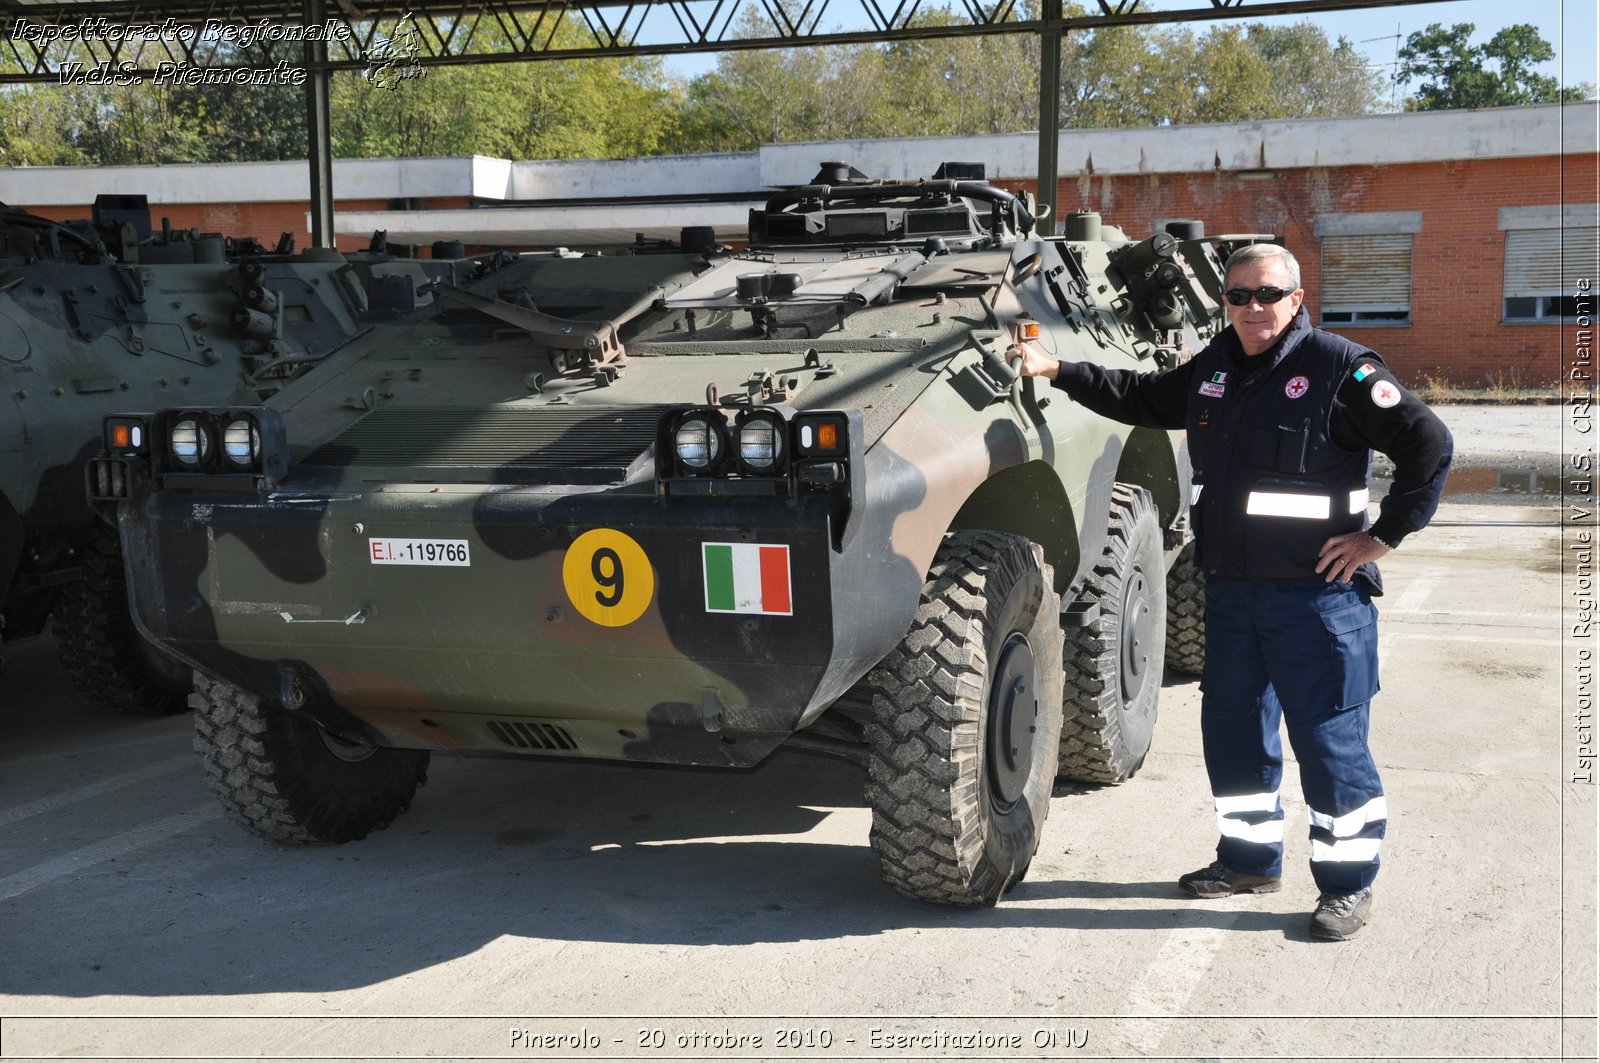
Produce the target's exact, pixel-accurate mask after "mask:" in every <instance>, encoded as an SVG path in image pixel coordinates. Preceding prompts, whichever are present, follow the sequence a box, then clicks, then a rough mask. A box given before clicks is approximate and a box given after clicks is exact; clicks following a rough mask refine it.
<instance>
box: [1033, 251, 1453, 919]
mask: <svg viewBox="0 0 1600 1063" xmlns="http://www.w3.org/2000/svg"><path fill="white" fill-rule="evenodd" d="M1304 298H1305V292H1304V291H1303V290H1302V289H1301V287H1300V265H1299V263H1298V262H1296V261H1295V258H1294V256H1293V255H1291V254H1290V253H1289V252H1288V251H1287V250H1285V249H1284V248H1282V247H1280V246H1278V245H1276V244H1252V245H1250V246H1248V247H1245V248H1242V249H1241V250H1239V251H1237V252H1235V253H1234V254H1233V255H1232V256H1231V257H1230V258H1229V259H1228V266H1227V302H1228V305H1227V311H1228V318H1229V320H1230V322H1231V323H1232V327H1231V328H1228V329H1226V330H1224V331H1223V332H1222V333H1221V334H1220V335H1219V336H1218V337H1217V338H1216V339H1215V340H1213V341H1212V342H1211V343H1210V344H1208V345H1207V346H1206V348H1205V349H1204V350H1202V351H1201V352H1200V353H1199V354H1197V355H1196V356H1195V357H1194V358H1192V359H1191V360H1189V361H1187V362H1185V363H1183V364H1182V365H1179V366H1176V367H1175V368H1172V369H1169V370H1167V371H1165V372H1159V373H1136V372H1132V371H1129V370H1107V369H1104V368H1102V367H1100V366H1098V365H1094V364H1091V363H1088V362H1058V361H1056V360H1055V359H1053V358H1051V357H1049V356H1047V355H1045V354H1044V353H1043V352H1041V351H1040V350H1039V349H1037V348H1036V347H1035V346H1033V345H1032V344H1031V343H1024V344H1021V345H1017V346H1014V347H1012V348H1011V349H1010V350H1009V351H1008V352H1007V357H1008V358H1013V357H1015V358H1017V359H1018V368H1019V369H1020V370H1021V371H1022V373H1023V374H1025V375H1027V376H1044V377H1049V378H1051V379H1052V380H1053V381H1054V384H1055V386H1056V387H1058V388H1061V389H1062V390H1064V391H1066V392H1067V394H1068V395H1070V396H1071V397H1072V398H1073V399H1075V400H1076V401H1078V402H1080V403H1082V404H1083V405H1084V406H1086V407H1088V408H1089V409H1091V410H1093V411H1094V412H1096V413H1098V414H1100V415H1102V416H1104V417H1109V418H1111V419H1113V420H1117V421H1122V422H1124V423H1126V424H1134V425H1144V426H1148V427H1152V428H1164V429H1177V428H1183V429H1187V431H1188V439H1189V458H1190V461H1191V463H1192V465H1193V467H1194V478H1193V488H1192V490H1193V499H1192V506H1191V509H1192V515H1193V519H1194V528H1195V535H1196V538H1197V540H1198V542H1197V549H1198V550H1199V562H1200V567H1201V571H1203V572H1204V573H1205V577H1206V606H1205V621H1206V662H1205V673H1204V679H1203V682H1202V683H1201V690H1202V692H1203V693H1202V699H1201V709H1200V723H1201V734H1202V738H1203V744H1204V748H1205V760H1206V772H1207V774H1208V775H1209V776H1210V779H1211V792H1212V795H1213V796H1214V798H1215V799H1216V808H1217V824H1218V827H1219V829H1220V831H1221V840H1220V841H1219V842H1218V843H1217V859H1216V861H1215V862H1214V863H1212V864H1211V865H1210V866H1208V867H1204V868H1201V869H1200V870H1198V871H1191V872H1190V873H1188V874H1186V875H1183V876H1182V877H1180V878H1179V879H1178V886H1179V887H1180V888H1181V889H1182V890H1183V891H1184V892H1186V893H1188V894H1189V895H1191V896H1194V897H1201V898H1206V897H1227V896H1230V895H1232V894H1235V893H1272V892H1274V891H1276V890H1278V889H1280V888H1281V874H1282V869H1283V807H1282V805H1281V804H1279V801H1278V788H1279V783H1280V780H1281V779H1282V776H1283V756H1282V752H1283V751H1282V745H1281V743H1280V741H1279V738H1278V727H1279V722H1280V720H1282V721H1284V722H1286V723H1287V726H1288V730H1289V741H1290V743H1291V745H1292V746H1293V748H1294V751H1295V755H1296V757H1297V758H1298V760H1299V762H1300V780H1301V786H1302V788H1303V790H1304V793H1305V800H1306V804H1307V806H1308V807H1309V811H1310V816H1311V874H1312V878H1313V879H1315V881H1316V884H1317V888H1318V889H1319V890H1320V891H1321V896H1320V897H1319V898H1318V900H1317V906H1316V910H1315V911H1314V912H1313V913H1312V916H1311V934H1312V936H1313V937H1317V938H1324V939H1330V940H1335V941H1342V940H1344V939H1346V938H1349V937H1352V936H1353V935H1355V934H1356V932H1357V931H1359V930H1360V929H1361V927H1362V926H1363V925H1365V923H1366V921H1367V917H1368V915H1369V913H1370V912H1371V910H1372V882H1373V879H1374V878H1375V877H1376V876H1377V874H1378V844H1379V841H1380V840H1381V839H1382V838H1383V834H1384V827H1385V824H1386V823H1387V821H1388V810H1387V807H1386V805H1385V803H1384V797H1383V786H1382V783H1380V782H1379V780H1378V771H1377V767H1376V765H1375V764H1374V763H1373V760H1372V754H1371V752H1370V751H1369V750H1368V748H1367V722H1368V708H1369V704H1370V702H1371V699H1372V695H1373V694H1375V693H1377V691H1378V635H1377V627H1376V624H1377V614H1378V611H1377V609H1376V607H1374V606H1373V604H1372V597H1373V596H1375V595H1380V594H1382V593H1383V590H1382V583H1381V581H1380V578H1379V576H1378V568H1377V566H1376V565H1375V564H1374V563H1373V562H1375V561H1376V560H1377V559H1378V558H1380V557H1382V556H1383V555H1385V554H1387V553H1388V552H1389V551H1390V550H1393V549H1395V548H1396V547H1398V546H1399V545H1400V541H1401V540H1402V539H1404V538H1405V537H1406V536H1407V535H1410V534H1411V533H1412V532H1415V531H1418V530H1420V529H1421V528H1422V527H1424V526H1425V525H1426V524H1427V523H1428V521H1429V519H1430V518H1431V517H1432V516H1433V512H1434V509H1435V508H1436V507H1437V506H1438V503H1439V495H1440V493H1441V492H1442V491H1443V489H1444V481H1445V476H1446V475H1447V473H1448V471H1449V468H1450V456H1451V452H1452V441H1451V438H1450V432H1449V430H1448V429H1447V428H1446V427H1445V426H1444V423H1443V422H1441V421H1440V420H1439V418H1438V417H1437V416H1435V415H1434V413H1433V411H1432V410H1430V409H1428V407H1427V406H1426V405H1424V404H1423V403H1422V401H1421V400H1420V399H1418V398H1417V397H1416V396H1414V395H1412V394H1411V393H1410V392H1409V391H1407V390H1406V389H1405V388H1403V387H1401V386H1400V385H1399V383H1397V382H1396V381H1395V379H1394V377H1393V376H1392V375H1390V373H1389V371H1388V370H1387V369H1386V368H1385V367H1384V364H1383V360H1382V359H1380V358H1379V357H1378V356H1377V355H1376V354H1374V353H1373V352H1372V351H1370V350H1368V349H1366V348H1365V347H1360V346H1357V345H1356V344H1354V343H1351V342H1350V341H1349V340H1346V339H1343V338H1342V337H1339V336H1335V335H1332V334H1331V333H1327V332H1323V331H1321V330H1320V329H1316V328H1313V327H1312V326H1311V322H1310V319H1309V316H1308V315H1307V314H1306V312H1305V311H1304V310H1303V309H1301V306H1300V304H1301V302H1302V300H1303V299H1304ZM1374 450H1376V451H1379V452H1380V453H1383V454H1385V455H1387V456H1388V457H1389V458H1390V459H1391V460H1392V461H1393V462H1394V465H1395V472H1394V482H1393V486H1392V487H1391V488H1390V490H1389V492H1388V494H1387V495H1386V496H1385V497H1384V499H1383V502H1382V504H1381V507H1380V515H1379V517H1378V519H1377V520H1376V521H1375V522H1374V523H1373V525H1372V527H1371V528H1370V529H1368V528H1367V478H1368V471H1369V467H1370V465H1371V457H1372V451H1374Z"/></svg>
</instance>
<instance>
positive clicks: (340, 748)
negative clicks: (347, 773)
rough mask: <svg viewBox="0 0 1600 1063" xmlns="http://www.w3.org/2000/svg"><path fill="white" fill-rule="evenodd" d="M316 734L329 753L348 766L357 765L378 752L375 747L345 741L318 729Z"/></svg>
mask: <svg viewBox="0 0 1600 1063" xmlns="http://www.w3.org/2000/svg"><path fill="white" fill-rule="evenodd" d="M317 734H319V735H321V736H322V744H323V745H324V746H326V747H328V752H329V753H332V754H333V755H334V756H336V757H338V758H339V759H340V760H342V761H345V762H346V763H348V764H359V763H361V762H362V761H363V760H366V759H367V758H368V757H370V756H372V754H374V753H376V752H377V751H378V750H377V747H375V746H367V745H362V744H361V743H360V742H350V741H347V740H346V739H343V738H340V737H339V736H338V735H335V734H329V733H328V732H327V731H324V730H323V729H322V728H320V727H318V728H317Z"/></svg>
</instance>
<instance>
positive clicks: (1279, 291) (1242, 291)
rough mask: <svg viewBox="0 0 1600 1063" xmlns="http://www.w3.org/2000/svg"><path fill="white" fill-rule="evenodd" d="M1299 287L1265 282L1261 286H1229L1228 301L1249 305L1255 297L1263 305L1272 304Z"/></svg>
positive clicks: (1235, 304) (1239, 304) (1236, 304)
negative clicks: (1278, 286)
mask: <svg viewBox="0 0 1600 1063" xmlns="http://www.w3.org/2000/svg"><path fill="white" fill-rule="evenodd" d="M1297 290H1298V289H1295V288H1274V287H1273V286H1272V285H1270V284H1263V285H1262V286H1261V287H1259V288H1229V289H1228V290H1227V292H1226V293H1224V294H1226V295H1227V297H1228V302H1230V303H1232V304H1233V305H1234V306H1249V305H1250V300H1252V299H1254V300H1255V301H1256V302H1258V303H1260V304H1261V305H1262V306H1271V305H1272V304H1273V303H1275V302H1277V301H1278V300H1279V299H1282V298H1283V297H1284V296H1286V295H1293V294H1294V293H1295V292H1296V291H1297Z"/></svg>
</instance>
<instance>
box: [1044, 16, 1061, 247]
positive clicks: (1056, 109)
mask: <svg viewBox="0 0 1600 1063" xmlns="http://www.w3.org/2000/svg"><path fill="white" fill-rule="evenodd" d="M1040 14H1041V15H1042V19H1041V21H1042V22H1043V28H1042V29H1041V30H1040V31H1039V207H1040V210H1039V235H1041V236H1054V235H1055V234H1056V215H1057V214H1058V213H1059V212H1060V207H1061V204H1060V203H1058V202H1056V201H1057V200H1058V199H1059V198H1060V197H1059V196H1057V195H1056V191H1057V184H1058V180H1057V173H1058V171H1059V168H1060V167H1059V160H1058V158H1057V157H1058V156H1059V155H1060V153H1061V37H1062V34H1064V33H1065V32H1066V31H1065V30H1063V29H1062V28H1061V0H1044V3H1043V4H1042V11H1041V12H1040ZM1045 204H1049V209H1048V210H1046V209H1044V207H1045Z"/></svg>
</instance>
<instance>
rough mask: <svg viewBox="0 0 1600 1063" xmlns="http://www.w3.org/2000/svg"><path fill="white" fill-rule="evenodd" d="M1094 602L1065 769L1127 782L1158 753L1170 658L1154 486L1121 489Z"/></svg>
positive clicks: (1072, 684) (1067, 713) (1075, 776)
mask: <svg viewBox="0 0 1600 1063" xmlns="http://www.w3.org/2000/svg"><path fill="white" fill-rule="evenodd" d="M1084 598H1085V600H1086V601H1087V602H1088V603H1090V604H1091V605H1093V606H1096V607H1097V608H1098V613H1097V615H1096V616H1095V619H1093V620H1092V621H1091V622H1090V623H1088V624H1087V625H1085V626H1082V627H1077V628H1072V629H1071V630H1070V631H1068V633H1067V650H1066V658H1067V694H1066V703H1065V705H1064V706H1063V715H1064V717H1065V721H1064V723H1063V725H1062V733H1061V759H1060V764H1059V766H1058V773H1059V775H1060V777H1061V778H1063V779H1070V780H1074V781H1079V782H1095V783H1121V782H1126V781H1127V780H1129V779H1131V778H1133V776H1134V774H1135V773H1137V772H1138V770H1139V768H1140V766H1141V765H1143V764H1144V758H1145V754H1146V753H1148V752H1149V751H1150V739H1151V737H1152V735H1153V734H1154V733H1155V726H1156V702H1157V700H1158V698H1159V697H1160V695H1161V672H1162V663H1163V659H1164V658H1165V655H1166V654H1165V645H1164V644H1165V640H1166V631H1167V581H1166V572H1165V570H1164V569H1163V567H1162V553H1161V524H1160V521H1159V520H1158V519H1157V516H1156V507H1155V502H1154V501H1152V500H1151V498H1150V492H1148V491H1146V490H1145V489H1144V488H1142V487H1134V486H1132V485H1130V484H1117V486H1116V489H1115V490H1114V492H1113V494H1112V501H1111V519H1110V523H1109V525H1108V527H1107V529H1106V545H1105V550H1104V552H1103V553H1102V554H1101V556H1100V560H1099V561H1098V562H1096V563H1095V566H1094V568H1093V570H1092V571H1091V572H1090V574H1089V579H1088V582H1087V584H1086V586H1085V589H1084Z"/></svg>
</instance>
